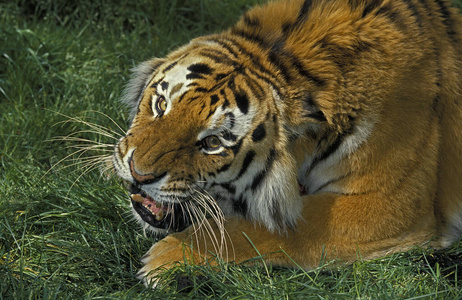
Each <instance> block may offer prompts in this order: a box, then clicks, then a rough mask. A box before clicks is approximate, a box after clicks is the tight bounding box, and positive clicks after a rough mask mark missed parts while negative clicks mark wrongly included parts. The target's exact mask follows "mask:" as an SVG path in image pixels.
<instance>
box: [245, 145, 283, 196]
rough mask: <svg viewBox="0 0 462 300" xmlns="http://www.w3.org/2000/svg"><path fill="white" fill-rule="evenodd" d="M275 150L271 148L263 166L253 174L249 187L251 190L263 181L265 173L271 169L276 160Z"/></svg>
mask: <svg viewBox="0 0 462 300" xmlns="http://www.w3.org/2000/svg"><path fill="white" fill-rule="evenodd" d="M276 156H277V151H276V150H275V149H271V150H270V153H269V156H268V158H267V159H266V163H265V168H264V169H263V170H262V171H261V172H260V173H258V174H257V176H255V178H254V179H253V181H252V184H251V188H252V191H255V190H256V189H257V188H258V187H259V186H260V184H261V183H262V182H263V179H264V178H265V177H266V174H268V172H269V171H270V170H271V167H272V166H273V163H274V161H275V160H276Z"/></svg>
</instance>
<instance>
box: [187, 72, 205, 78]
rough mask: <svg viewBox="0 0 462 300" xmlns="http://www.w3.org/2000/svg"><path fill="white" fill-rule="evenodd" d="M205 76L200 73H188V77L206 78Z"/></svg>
mask: <svg viewBox="0 0 462 300" xmlns="http://www.w3.org/2000/svg"><path fill="white" fill-rule="evenodd" d="M204 78H205V77H204V76H202V75H201V74H198V73H189V74H188V75H186V79H204Z"/></svg>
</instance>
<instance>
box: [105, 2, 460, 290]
mask: <svg viewBox="0 0 462 300" xmlns="http://www.w3.org/2000/svg"><path fill="white" fill-rule="evenodd" d="M461 41H462V27H461V20H460V15H459V13H458V11H457V10H455V8H451V6H450V3H449V2H448V1H445V0H278V1H272V2H268V3H266V4H262V5H260V6H255V7H254V8H252V9H250V10H248V11H247V12H246V13H244V14H243V16H242V17H241V18H240V19H239V20H238V21H237V23H236V24H235V25H234V26H232V27H231V28H230V29H228V30H225V31H223V32H221V33H215V34H210V35H206V36H201V37H198V38H195V39H192V40H191V41H190V42H189V43H188V44H186V45H183V46H180V47H179V48H178V49H176V50H174V51H172V52H171V53H169V54H168V55H166V56H165V57H164V58H153V59H151V60H148V61H146V62H142V63H140V64H139V65H138V66H136V67H135V68H134V69H133V70H132V77H131V78H130V80H129V81H128V83H127V86H126V89H125V93H124V94H123V96H122V101H123V102H124V103H125V104H126V105H127V106H128V111H129V112H128V115H129V124H130V125H129V128H128V130H127V132H126V134H125V136H123V137H122V138H121V139H120V140H119V141H118V143H117V144H116V145H115V150H114V155H113V165H114V168H115V170H116V173H117V175H118V176H119V177H120V178H121V180H122V181H123V182H125V183H126V185H127V187H128V193H129V194H130V198H131V201H130V202H131V207H132V211H133V213H134V216H135V218H136V219H137V220H139V222H140V223H141V224H143V226H144V227H145V228H146V229H147V230H148V231H150V232H152V233H154V234H155V235H157V236H158V238H159V241H157V242H156V243H154V245H153V246H152V247H151V248H150V250H149V251H148V252H147V253H146V255H145V256H144V257H143V258H142V259H141V262H142V267H141V269H140V271H139V273H138V274H137V276H138V277H139V278H141V279H142V280H143V281H144V283H145V284H147V285H149V284H152V283H153V282H154V283H156V282H158V280H159V279H158V276H159V274H162V272H161V271H162V270H165V269H171V268H173V267H174V266H176V265H178V264H185V263H191V264H194V265H201V264H207V263H213V262H214V261H215V264H217V263H216V261H217V260H221V261H224V262H225V263H231V262H234V263H246V262H247V263H249V262H251V261H255V260H252V259H253V258H255V257H260V258H261V259H262V260H263V261H264V263H265V264H267V265H272V266H281V267H288V268H294V267H300V268H302V269H306V270H309V269H313V268H316V267H317V266H319V264H320V262H321V261H334V262H339V263H345V264H348V263H352V262H354V261H356V260H357V259H358V258H361V259H364V260H369V259H374V258H378V257H383V256H386V255H388V254H390V253H396V252H402V251H407V250H409V249H412V248H413V247H432V248H445V247H448V246H449V245H451V243H452V242H454V241H455V240H457V239H458V238H459V237H460V236H461V234H462V182H461V178H462V150H461V149H462V43H461Z"/></svg>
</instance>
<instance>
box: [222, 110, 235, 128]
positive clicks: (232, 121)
mask: <svg viewBox="0 0 462 300" xmlns="http://www.w3.org/2000/svg"><path fill="white" fill-rule="evenodd" d="M225 116H226V117H227V118H228V119H229V126H228V128H229V129H233V127H234V125H235V123H236V117H235V116H234V114H233V113H231V112H228V113H226V114H225Z"/></svg>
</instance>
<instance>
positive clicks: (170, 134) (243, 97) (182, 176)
mask: <svg viewBox="0 0 462 300" xmlns="http://www.w3.org/2000/svg"><path fill="white" fill-rule="evenodd" d="M266 68H271V66H270V65H269V64H268V65H265V63H264V61H263V62H261V63H256V62H255V61H254V60H253V59H252V58H250V57H249V56H248V55H246V54H245V53H244V52H242V51H237V50H236V49H233V46H230V45H228V44H227V42H226V41H222V40H219V38H218V37H216V38H213V37H212V38H210V37H209V38H199V39H196V40H193V41H192V42H191V43H190V44H188V45H186V46H183V47H182V48H180V49H178V50H176V51H175V52H173V53H172V54H170V55H169V56H168V57H167V58H165V59H153V60H151V61H148V62H145V63H142V64H141V65H139V66H138V67H136V68H135V69H134V72H133V77H132V79H131V81H130V83H129V84H128V87H127V89H126V94H125V97H124V99H125V102H127V103H128V105H129V106H130V108H131V112H132V113H131V126H130V128H129V130H128V131H127V133H126V136H125V137H123V138H122V139H121V140H120V141H119V143H118V144H117V145H116V147H115V154H114V166H115V168H116V171H117V173H118V175H119V176H120V177H121V178H122V179H123V180H124V181H126V182H128V183H129V186H130V192H131V194H132V206H133V210H134V211H135V216H136V217H137V218H138V219H139V220H140V221H142V222H146V223H147V224H149V225H150V226H148V228H150V229H151V230H153V231H154V232H157V233H161V234H165V233H169V232H174V231H181V230H183V229H185V228H186V227H188V226H189V225H191V224H194V223H200V222H201V221H203V220H204V219H206V218H208V217H217V216H218V215H221V214H222V213H224V215H229V214H232V215H241V216H243V217H245V218H246V219H249V220H253V221H255V222H256V223H260V224H263V225H264V226H266V227H267V228H268V229H270V230H285V229H286V228H290V227H291V226H293V225H294V224H295V222H296V220H297V219H298V217H299V213H300V211H301V209H300V208H301V196H300V189H299V183H298V181H297V173H298V171H299V170H298V168H297V167H296V160H295V157H294V154H293V153H291V151H290V150H289V144H290V143H291V141H292V140H294V137H296V136H297V135H299V133H300V132H301V131H304V132H306V130H307V128H306V126H302V125H300V124H311V125H309V126H316V118H319V117H320V113H319V112H313V111H311V112H310V114H309V113H308V111H307V110H306V107H305V109H300V111H301V113H300V114H297V113H294V111H297V110H296V109H294V106H297V105H298V104H297V103H298V102H297V101H295V100H293V101H292V102H291V103H292V104H291V105H292V106H293V107H287V105H285V104H284V101H282V100H281V98H283V97H288V94H287V91H286V90H284V89H283V88H282V86H283V85H282V84H281V80H280V79H279V78H277V76H270V75H269V74H270V73H271V72H269V71H268V70H266ZM270 71H271V70H270ZM294 91H295V92H294ZM292 92H293V93H295V96H294V95H291V97H298V98H303V97H304V99H303V101H302V100H300V103H299V104H300V106H307V103H309V101H306V100H307V98H309V97H308V95H307V94H306V93H304V92H303V91H302V90H297V89H296V88H295V89H292ZM289 109H290V110H289ZM309 115H311V119H310V120H311V121H312V122H308V123H306V122H303V121H304V120H303V118H306V117H307V116H309Z"/></svg>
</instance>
